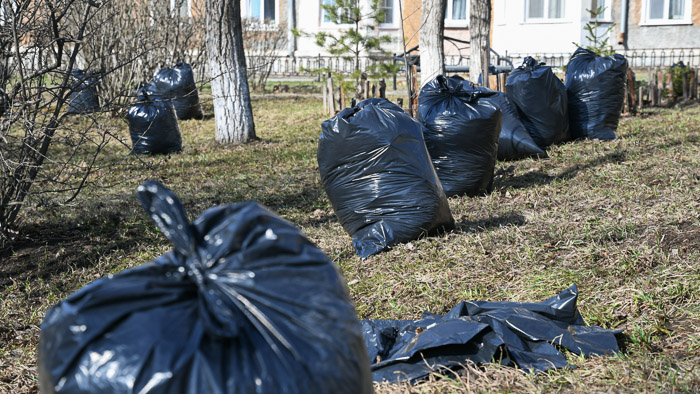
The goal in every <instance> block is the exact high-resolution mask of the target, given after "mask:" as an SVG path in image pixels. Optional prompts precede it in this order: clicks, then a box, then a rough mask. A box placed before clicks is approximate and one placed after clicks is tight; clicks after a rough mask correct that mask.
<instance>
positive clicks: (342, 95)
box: [338, 83, 345, 111]
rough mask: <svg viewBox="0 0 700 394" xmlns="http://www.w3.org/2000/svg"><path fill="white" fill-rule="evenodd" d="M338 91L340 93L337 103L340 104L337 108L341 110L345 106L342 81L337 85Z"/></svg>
mask: <svg viewBox="0 0 700 394" xmlns="http://www.w3.org/2000/svg"><path fill="white" fill-rule="evenodd" d="M338 93H339V94H340V100H338V104H340V105H339V109H340V110H341V111H342V110H343V109H344V108H345V88H343V84H342V83H341V84H340V86H338Z"/></svg>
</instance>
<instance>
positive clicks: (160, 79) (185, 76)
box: [153, 62, 204, 120]
mask: <svg viewBox="0 0 700 394" xmlns="http://www.w3.org/2000/svg"><path fill="white" fill-rule="evenodd" d="M153 82H154V84H155V86H156V89H157V90H158V95H159V96H160V97H161V98H162V99H164V100H171V101H172V103H173V106H175V113H176V114H177V118H178V119H180V120H185V119H202V118H203V117H204V114H203V113H202V106H201V104H200V102H199V94H198V93H197V84H196V83H195V81H194V73H193V72H192V67H190V65H189V64H187V63H183V62H180V63H178V64H176V65H174V66H173V67H165V68H162V69H160V70H158V71H156V73H155V74H154V75H153Z"/></svg>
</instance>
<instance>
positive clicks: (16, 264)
mask: <svg viewBox="0 0 700 394" xmlns="http://www.w3.org/2000/svg"><path fill="white" fill-rule="evenodd" d="M125 221H126V220H125V218H124V217H123V216H122V215H121V214H119V213H117V212H116V211H100V212H97V213H94V214H85V215H83V217H81V218H80V219H76V220H67V221H59V220H56V221H49V222H47V223H46V224H41V225H32V226H27V227H26V228H22V229H21V236H20V237H19V238H18V239H17V240H15V242H13V243H12V245H10V246H9V247H7V248H5V249H2V250H0V261H2V265H0V288H2V287H5V286H7V285H9V284H11V283H13V282H19V283H22V282H25V281H27V280H29V279H35V278H42V279H47V280H50V279H51V278H52V277H54V276H57V275H59V274H61V273H64V272H67V271H74V270H77V269H80V268H84V267H85V268H87V267H93V266H95V265H96V264H98V262H99V261H100V257H101V256H106V255H107V256H108V255H110V254H112V253H114V252H115V251H117V250H122V251H125V252H126V253H129V251H133V250H134V249H135V248H138V247H139V245H141V243H142V241H143V240H144V239H148V241H147V242H148V243H152V242H153V240H152V239H150V237H148V236H146V235H145V234H146V233H147V230H146V221H145V220H144V221H137V222H135V223H134V222H133V221H132V220H129V221H130V222H132V223H130V224H129V225H128V226H127V225H124V224H123V223H124V222H125ZM118 263H119V262H114V264H118ZM144 263H145V261H144Z"/></svg>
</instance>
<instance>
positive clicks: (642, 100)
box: [639, 86, 644, 110]
mask: <svg viewBox="0 0 700 394" xmlns="http://www.w3.org/2000/svg"><path fill="white" fill-rule="evenodd" d="M643 106H644V89H643V88H642V87H641V86H640V87H639V109H640V110H641V109H642V107H643Z"/></svg>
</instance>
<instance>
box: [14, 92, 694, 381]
mask: <svg viewBox="0 0 700 394" xmlns="http://www.w3.org/2000/svg"><path fill="white" fill-rule="evenodd" d="M254 109H255V115H256V124H257V127H258V135H259V136H260V137H261V138H262V141H261V142H257V143H253V144H250V145H247V146H239V147H222V146H219V145H217V144H216V143H214V142H213V141H212V138H213V120H211V119H209V120H206V121H203V122H198V121H186V122H182V123H181V127H182V130H183V134H184V142H185V150H184V152H183V153H182V154H178V155H173V156H170V157H146V158H142V159H143V160H144V162H145V163H146V164H145V165H144V164H143V163H142V162H140V161H139V160H138V159H137V158H135V157H132V156H128V157H127V156H126V154H127V153H128V152H127V151H126V149H125V148H124V147H123V146H122V145H120V144H117V143H114V144H112V145H110V147H109V149H108V151H107V154H106V155H105V156H104V157H103V160H104V162H105V163H111V166H110V167H108V168H107V169H105V170H103V171H102V172H101V173H99V174H96V175H97V176H96V178H95V181H96V184H95V185H94V186H92V187H90V189H88V190H86V191H85V193H83V194H82V195H81V196H80V197H79V201H78V203H77V204H76V205H75V206H71V207H58V208H47V207H34V208H32V209H28V210H27V211H26V219H25V222H24V225H23V229H22V230H23V234H24V238H23V239H21V240H20V241H19V242H18V243H17V244H16V245H15V246H14V248H13V249H12V250H5V251H2V252H0V260H2V264H1V265H0V291H1V293H0V294H1V296H0V297H1V298H0V341H1V342H2V349H1V350H0V391H1V392H13V393H17V392H32V391H36V378H37V377H36V369H35V358H36V350H35V349H36V344H37V339H38V333H39V329H38V325H39V324H40V323H41V320H42V318H43V315H44V313H45V311H46V309H47V308H48V307H50V306H51V305H52V304H54V303H56V302H58V301H59V300H60V299H62V298H64V297H65V296H67V295H68V294H69V293H70V292H72V291H74V290H76V289H78V288H80V287H81V286H83V285H85V284H86V283H88V282H90V281H92V280H94V279H95V278H98V277H100V276H102V275H105V274H107V273H113V272H118V271H120V270H122V269H125V268H129V267H133V266H135V265H139V264H142V263H144V262H146V261H148V260H149V259H151V258H153V257H155V256H157V255H158V254H160V253H163V252H164V251H166V250H167V249H168V248H169V245H168V243H167V242H166V240H165V239H164V237H162V235H161V234H160V233H158V232H157V231H156V230H155V228H154V226H153V224H152V223H150V221H149V219H148V218H147V217H146V215H144V214H143V212H142V210H141V208H140V207H139V206H138V203H137V202H136V199H135V198H134V190H135V188H136V186H137V185H138V184H139V183H140V182H142V181H144V180H146V179H158V180H160V181H162V182H163V183H165V184H166V185H168V186H170V187H171V188H172V189H173V190H174V191H175V192H176V193H177V194H178V195H179V196H181V198H182V200H183V202H184V205H185V207H186V208H187V209H188V211H189V213H190V215H191V216H195V215H197V214H199V213H200V212H201V211H203V210H204V209H205V208H207V207H209V206H212V205H216V204H226V203H231V202H235V201H240V200H248V199H252V200H257V201H260V202H262V203H264V204H265V205H267V206H269V207H271V208H272V209H273V210H275V211H277V212H278V213H280V214H281V215H282V216H284V217H285V218H287V219H289V220H290V221H292V222H294V223H296V224H297V225H298V226H300V227H301V228H302V229H303V230H304V232H306V234H307V235H308V236H309V237H310V239H312V240H313V241H314V242H316V243H317V244H318V245H319V246H320V247H321V248H322V249H323V250H324V251H325V252H326V253H327V254H328V255H329V256H330V257H331V258H332V259H333V260H334V261H336V262H337V263H338V264H339V265H340V267H341V268H342V270H343V273H344V275H345V276H346V278H347V280H348V282H349V284H350V290H351V294H352V297H353V298H354V300H355V302H356V305H357V309H358V313H359V315H360V317H362V318H417V317H419V316H420V314H421V312H422V311H424V310H430V311H432V312H435V313H441V312H445V311H447V310H449V309H450V308H451V307H452V306H454V305H455V304H457V303H458V302H460V301H462V300H466V299H472V300H477V299H478V300H482V299H488V300H513V301H539V300H542V299H545V298H547V297H549V296H551V295H554V294H556V293H557V292H558V291H559V290H561V289H564V288H566V287H568V286H569V285H570V284H572V283H577V284H578V285H579V290H580V293H581V296H580V300H579V307H580V310H581V312H582V314H583V317H584V318H585V319H586V321H587V322H588V323H590V324H596V325H601V326H603V327H607V328H622V329H624V330H625V339H624V343H623V350H624V351H623V352H622V353H621V354H620V355H618V356H615V357H605V358H592V359H579V358H577V357H575V356H573V355H570V354H569V355H568V357H569V358H570V362H571V363H572V364H574V365H576V366H577V368H575V369H570V370H558V371H551V372H548V373H543V374H538V375H531V374H527V373H525V372H523V371H519V370H516V369H512V368H506V367H501V366H497V365H486V366H480V367H474V366H472V367H469V368H468V369H467V370H466V372H463V373H461V374H460V375H458V376H456V377H455V376H453V375H449V376H447V375H446V376H444V377H440V376H435V377H434V378H433V379H432V380H431V381H430V382H426V383H423V384H421V385H418V386H415V387H408V386H397V385H377V386H376V389H377V391H378V392H382V393H385V392H463V391H481V392H490V391H528V392H532V391H538V392H539V391H553V390H563V391H577V392H591V391H593V392H608V391H613V392H629V391H686V392H693V391H698V390H700V356H698V354H700V352H699V349H700V330H699V328H698V326H699V325H700V302H699V294H700V291H699V290H700V263H699V260H700V188H699V184H700V107H698V106H692V107H685V108H682V109H680V108H676V109H655V110H646V111H645V112H644V113H643V114H642V115H641V116H639V117H636V118H625V119H623V120H622V123H621V125H620V130H619V136H620V137H621V138H620V139H619V140H618V141H615V142H610V143H603V142H596V141H580V142H573V143H568V144H565V145H561V146H557V147H554V148H553V149H552V150H551V151H550V159H548V160H522V161H516V162H506V163H498V165H497V179H496V181H495V191H494V193H493V194H491V195H490V196H487V197H483V198H472V199H470V198H460V197H456V198H452V199H450V205H451V208H452V212H453V215H454V217H455V220H456V221H457V223H458V225H457V229H456V230H455V231H452V232H450V233H448V234H445V235H443V236H438V237H430V238H424V239H420V240H417V241H414V242H411V243H409V244H404V245H399V246H397V247H395V248H393V249H392V250H390V251H388V252H386V253H382V254H380V255H377V256H374V257H371V258H368V259H366V260H364V261H363V260H361V259H359V258H358V257H357V256H356V255H355V254H354V251H353V249H352V245H351V242H350V238H349V237H348V236H347V234H345V233H344V231H343V230H342V228H341V227H340V225H339V224H338V221H337V220H336V218H335V216H334V214H333V211H332V209H331V207H330V204H329V202H328V200H327V198H326V196H325V194H324V192H323V189H322V187H321V185H320V181H319V176H318V169H317V165H316V157H315V149H316V143H317V138H318V134H319V132H320V122H321V121H322V120H323V117H322V116H321V115H320V112H321V111H320V100H318V99H312V98H299V97H296V98H289V97H288V98H283V99H266V100H259V101H256V102H255V103H254ZM209 111H211V108H209ZM122 137H123V138H125V139H126V138H127V133H126V130H124V133H123V135H122Z"/></svg>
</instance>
